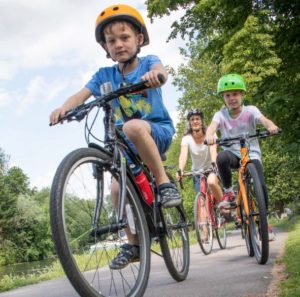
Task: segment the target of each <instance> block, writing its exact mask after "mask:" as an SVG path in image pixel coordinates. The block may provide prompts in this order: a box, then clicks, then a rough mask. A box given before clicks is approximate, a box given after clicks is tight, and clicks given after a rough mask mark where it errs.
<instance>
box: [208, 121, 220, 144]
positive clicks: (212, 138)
mask: <svg viewBox="0 0 300 297" xmlns="http://www.w3.org/2000/svg"><path fill="white" fill-rule="evenodd" d="M217 129H218V123H216V122H211V123H210V125H209V126H208V128H207V130H206V135H205V140H206V141H207V143H208V144H214V143H216V140H217V135H216V132H217Z"/></svg>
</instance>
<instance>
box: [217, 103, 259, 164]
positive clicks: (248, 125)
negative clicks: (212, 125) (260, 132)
mask: <svg viewBox="0 0 300 297" xmlns="http://www.w3.org/2000/svg"><path fill="white" fill-rule="evenodd" d="M261 116H262V113H261V112H260V110H259V109H258V108H257V107H256V106H253V105H249V106H242V112H241V113H240V114H239V116H238V117H237V118H232V117H231V116H230V115H229V112H228V109H227V108H223V109H221V110H220V111H218V112H216V113H215V115H214V117H213V119H212V121H213V122H216V123H217V124H218V130H220V131H221V134H222V138H224V137H237V136H240V135H243V134H245V133H249V135H252V134H255V132H256V124H257V123H259V122H260V121H259V119H260V117H261ZM249 144H250V152H249V156H250V158H251V159H258V160H260V161H261V151H260V147H259V143H258V140H257V138H252V139H251V140H249ZM223 149H224V150H228V151H231V152H232V153H233V154H235V155H236V156H238V157H239V158H240V157H241V155H240V145H239V143H238V142H237V143H234V144H233V145H231V146H229V147H223Z"/></svg>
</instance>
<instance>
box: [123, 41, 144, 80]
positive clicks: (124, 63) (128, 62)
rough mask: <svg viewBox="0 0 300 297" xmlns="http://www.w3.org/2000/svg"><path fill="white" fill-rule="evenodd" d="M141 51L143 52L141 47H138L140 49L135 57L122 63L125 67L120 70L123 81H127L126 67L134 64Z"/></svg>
mask: <svg viewBox="0 0 300 297" xmlns="http://www.w3.org/2000/svg"><path fill="white" fill-rule="evenodd" d="M140 50H141V47H140V46H138V47H137V50H136V52H135V53H134V54H133V56H132V57H130V58H129V59H128V60H126V61H125V62H123V63H122V64H123V67H122V69H120V70H121V75H122V79H123V80H125V69H126V67H127V66H128V65H130V64H132V63H133V62H134V61H135V59H136V57H137V55H138V53H139V52H140Z"/></svg>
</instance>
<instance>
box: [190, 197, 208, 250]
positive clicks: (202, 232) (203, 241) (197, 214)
mask: <svg viewBox="0 0 300 297" xmlns="http://www.w3.org/2000/svg"><path fill="white" fill-rule="evenodd" d="M209 214H210V212H209V210H208V209H207V205H206V198H205V197H204V196H203V194H202V193H200V192H199V193H197V195H196V197H195V202H194V223H195V231H196V237H197V241H198V243H199V245H200V248H201V250H202V252H203V253H204V254H205V255H209V254H210V253H211V251H212V248H213V228H212V222H211V217H210V215H209Z"/></svg>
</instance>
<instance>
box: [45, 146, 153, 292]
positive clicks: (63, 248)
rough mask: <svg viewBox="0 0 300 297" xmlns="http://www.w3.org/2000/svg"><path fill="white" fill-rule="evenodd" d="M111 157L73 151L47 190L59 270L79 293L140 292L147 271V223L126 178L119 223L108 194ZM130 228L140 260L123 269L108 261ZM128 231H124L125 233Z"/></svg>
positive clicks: (92, 150) (95, 151)
mask: <svg viewBox="0 0 300 297" xmlns="http://www.w3.org/2000/svg"><path fill="white" fill-rule="evenodd" d="M110 164H111V158H110V156H109V155H107V154H106V153H105V152H102V151H100V150H98V149H95V148H81V149H78V150H75V151H73V152H71V153H70V154H69V155H67V156H66V157H65V159H64V160H63V161H62V163H61V164H60V166H59V167H58V169H57V171H56V174H55V177H54V180H53V183H52V188H51V197H50V216H51V227H52V236H53V240H54V243H55V247H56V251H57V254H58V257H59V259H60V262H61V264H62V266H63V269H64V271H65V273H66V275H67V277H68V278H69V280H70V282H71V283H72V285H73V286H74V288H75V289H76V291H77V292H78V293H79V295H80V296H86V297H98V296H142V295H143V293H144V291H145V289H146V286H147V282H148V277H149V270H150V249H149V246H150V240H149V232H148V228H147V222H146V220H145V216H144V213H143V209H142V206H141V204H140V202H139V200H138V199H137V193H136V191H135V188H134V186H133V185H132V184H131V182H130V180H127V184H126V191H127V199H126V204H125V208H126V209H125V213H126V214H127V215H126V220H124V221H125V224H124V225H122V226H120V222H119V221H117V215H116V208H117V207H116V205H117V203H116V202H115V203H113V201H112V199H111V195H110V187H111V180H112V177H114V178H115V179H117V180H119V178H120V177H119V176H118V174H117V173H116V171H115V170H114V169H112V168H111V166H110ZM125 228H127V229H126V230H129V229H130V230H131V234H135V236H136V237H137V240H138V242H139V254H140V255H139V256H140V260H139V261H137V262H134V263H130V264H129V265H127V266H126V267H124V268H122V269H118V270H116V269H111V268H110V263H111V261H112V259H114V258H115V257H116V255H117V254H118V252H119V251H120V246H121V245H123V244H124V243H126V242H127V236H126V234H127V233H126V232H125ZM127 232H128V231H127Z"/></svg>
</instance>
